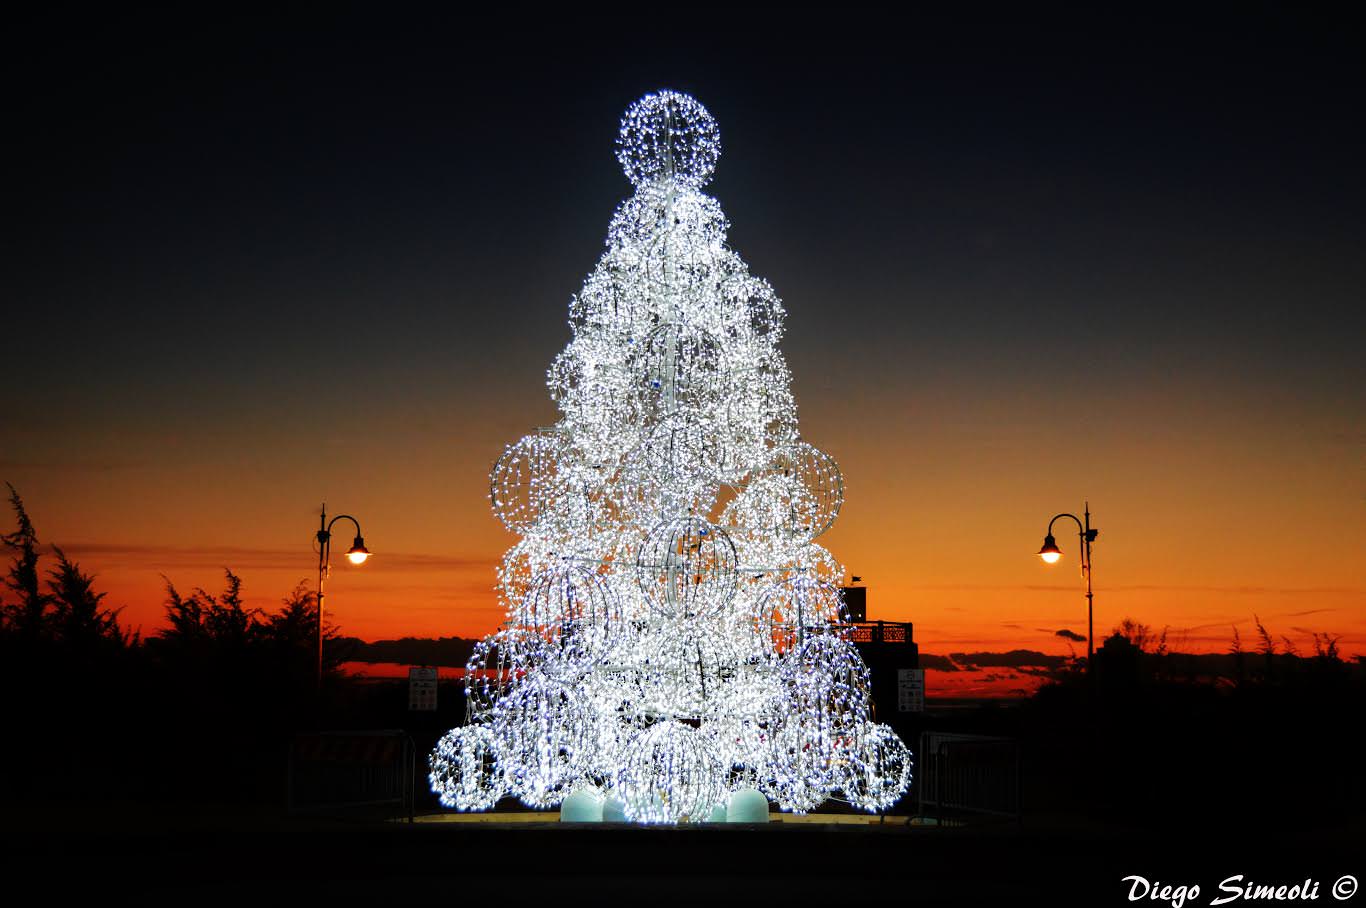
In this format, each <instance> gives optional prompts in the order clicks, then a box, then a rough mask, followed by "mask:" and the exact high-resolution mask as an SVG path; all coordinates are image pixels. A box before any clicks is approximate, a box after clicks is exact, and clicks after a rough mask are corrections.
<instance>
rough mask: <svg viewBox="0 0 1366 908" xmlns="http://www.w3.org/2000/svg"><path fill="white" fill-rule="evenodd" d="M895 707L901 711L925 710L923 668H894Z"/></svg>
mask: <svg viewBox="0 0 1366 908" xmlns="http://www.w3.org/2000/svg"><path fill="white" fill-rule="evenodd" d="M896 708H897V709H898V710H899V711H900V712H903V713H923V712H924V711H925V670H924V669H923V668H899V669H897V670H896Z"/></svg>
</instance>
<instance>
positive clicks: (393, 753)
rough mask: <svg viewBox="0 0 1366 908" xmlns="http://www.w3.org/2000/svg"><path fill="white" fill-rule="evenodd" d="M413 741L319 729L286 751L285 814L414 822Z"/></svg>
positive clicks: (387, 733)
mask: <svg viewBox="0 0 1366 908" xmlns="http://www.w3.org/2000/svg"><path fill="white" fill-rule="evenodd" d="M415 760H416V757H415V754H414V747H413V739H412V738H410V737H409V736H408V735H407V734H405V733H404V732H402V731H394V730H382V731H324V732H317V733H314V734H304V735H299V736H297V737H296V738H295V739H294V742H293V743H292V744H291V746H290V749H289V781H288V784H289V795H288V801H289V812H290V813H291V814H302V813H311V814H328V815H334V816H365V817H379V818H385V819H401V818H406V819H407V820H408V822H410V823H411V822H412V821H413V806H414V791H413V787H414V784H415V781H414V779H415V776H416V764H415Z"/></svg>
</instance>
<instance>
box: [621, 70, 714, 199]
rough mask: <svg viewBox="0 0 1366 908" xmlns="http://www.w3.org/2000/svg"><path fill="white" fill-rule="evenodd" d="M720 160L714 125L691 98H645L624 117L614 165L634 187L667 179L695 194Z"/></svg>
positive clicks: (657, 95) (664, 93)
mask: <svg viewBox="0 0 1366 908" xmlns="http://www.w3.org/2000/svg"><path fill="white" fill-rule="evenodd" d="M720 155H721V132H720V130H719V129H717V127H716V121H715V120H714V119H712V116H711V114H709V113H707V109H706V108H705V107H703V106H702V105H701V104H699V103H698V102H697V99H695V98H693V97H691V96H689V95H685V94H680V93H679V92H676V91H661V92H657V93H655V94H651V95H646V96H645V97H643V98H641V99H640V100H639V101H637V102H635V103H634V104H632V105H631V106H630V108H628V109H627V111H626V116H624V117H622V120H621V133H620V134H619V135H618V136H617V160H618V161H620V162H621V167H622V169H623V170H625V171H626V176H627V177H628V178H629V179H630V180H631V182H632V183H634V184H635V185H637V186H640V185H642V184H645V183H650V182H654V181H656V180H667V181H669V182H672V183H676V184H677V185H679V186H686V187H688V188H691V189H697V188H698V187H700V186H702V185H704V184H705V183H706V182H707V180H709V179H711V174H712V171H713V170H715V169H716V159H717V158H718V157H720Z"/></svg>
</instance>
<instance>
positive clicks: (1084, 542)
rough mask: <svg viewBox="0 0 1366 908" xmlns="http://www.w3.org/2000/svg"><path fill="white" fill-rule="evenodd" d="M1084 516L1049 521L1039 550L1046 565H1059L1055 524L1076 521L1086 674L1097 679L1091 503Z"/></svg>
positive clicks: (1086, 504)
mask: <svg viewBox="0 0 1366 908" xmlns="http://www.w3.org/2000/svg"><path fill="white" fill-rule="evenodd" d="M1082 515H1083V517H1084V518H1085V519H1084V520H1083V519H1081V518H1078V517H1077V515H1075V514H1068V513H1065V512H1064V513H1062V514H1059V515H1057V516H1056V517H1054V518H1053V519H1052V520H1050V521H1048V530H1047V532H1045V533H1044V537H1043V547H1042V548H1040V549H1039V557H1040V558H1042V559H1043V560H1044V563H1045V564H1057V563H1058V559H1059V558H1061V557H1062V549H1060V548H1058V543H1057V541H1056V540H1054V539H1053V524H1054V523H1057V521H1058V520H1059V519H1061V518H1063V517H1070V518H1071V519H1072V520H1074V521H1076V524H1077V530H1078V535H1079V538H1080V542H1081V546H1080V548H1081V573H1082V576H1083V577H1085V578H1086V674H1087V675H1089V676H1091V677H1095V674H1094V669H1093V668H1092V661H1093V660H1094V658H1095V655H1096V644H1095V640H1096V637H1095V610H1094V608H1093V607H1092V603H1093V596H1092V594H1091V543H1093V542H1095V541H1096V536H1097V534H1098V533H1099V532H1100V531H1099V530H1093V529H1091V503H1090V502H1089V501H1088V502H1086V503H1085V505H1084V510H1083V511H1082Z"/></svg>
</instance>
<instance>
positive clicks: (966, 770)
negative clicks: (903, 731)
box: [916, 731, 1020, 822]
mask: <svg viewBox="0 0 1366 908" xmlns="http://www.w3.org/2000/svg"><path fill="white" fill-rule="evenodd" d="M917 756H919V758H920V759H919V760H918V761H917V762H918V764H919V765H918V766H917V769H918V770H919V776H918V778H917V780H916V792H917V802H918V810H917V812H918V813H919V814H920V815H921V816H934V817H937V818H939V819H941V820H943V819H948V818H951V817H954V816H960V815H963V814H979V815H984V816H992V817H999V818H1001V819H1009V820H1015V821H1017V822H1018V821H1019V820H1020V745H1019V742H1018V741H1014V740H1012V739H1010V738H997V737H990V736H987V735H965V734H951V733H947V732H932V731H927V732H922V733H921V735H920V753H919V754H918V755H917Z"/></svg>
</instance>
